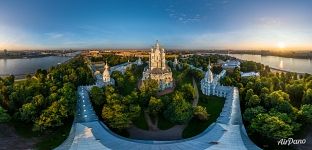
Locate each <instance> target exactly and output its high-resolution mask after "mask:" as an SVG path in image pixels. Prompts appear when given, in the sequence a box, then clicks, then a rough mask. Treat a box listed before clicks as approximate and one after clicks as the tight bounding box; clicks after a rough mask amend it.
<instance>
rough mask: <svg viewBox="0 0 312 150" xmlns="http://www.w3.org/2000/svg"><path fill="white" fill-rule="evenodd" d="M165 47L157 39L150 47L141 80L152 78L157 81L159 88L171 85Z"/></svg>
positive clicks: (170, 73) (162, 88)
mask: <svg viewBox="0 0 312 150" xmlns="http://www.w3.org/2000/svg"><path fill="white" fill-rule="evenodd" d="M165 56H166V54H165V49H164V48H162V47H160V45H159V43H158V41H157V42H156V44H155V46H153V47H152V48H151V52H150V55H149V63H148V66H147V67H145V68H144V71H143V77H142V81H144V80H147V79H153V80H156V81H157V82H158V85H159V90H164V89H167V88H171V87H173V78H172V72H171V69H170V67H168V65H167V64H166V58H165Z"/></svg>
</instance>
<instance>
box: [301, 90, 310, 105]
mask: <svg viewBox="0 0 312 150" xmlns="http://www.w3.org/2000/svg"><path fill="white" fill-rule="evenodd" d="M302 101H303V103H304V104H312V89H308V90H307V91H306V92H305V93H304V96H303V100H302Z"/></svg>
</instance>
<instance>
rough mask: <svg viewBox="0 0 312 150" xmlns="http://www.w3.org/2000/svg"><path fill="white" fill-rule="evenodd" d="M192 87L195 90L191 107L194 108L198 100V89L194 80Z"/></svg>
mask: <svg viewBox="0 0 312 150" xmlns="http://www.w3.org/2000/svg"><path fill="white" fill-rule="evenodd" d="M193 87H194V90H195V95H194V100H193V107H196V106H197V104H198V99H199V93H198V88H197V84H196V81H195V79H194V78H193Z"/></svg>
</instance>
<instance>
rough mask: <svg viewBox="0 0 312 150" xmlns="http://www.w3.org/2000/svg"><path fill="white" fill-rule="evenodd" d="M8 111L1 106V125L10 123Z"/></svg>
mask: <svg viewBox="0 0 312 150" xmlns="http://www.w3.org/2000/svg"><path fill="white" fill-rule="evenodd" d="M6 112H7V111H6V110H5V109H3V108H2V107H1V106H0V123H5V122H9V121H10V119H11V117H10V115H9V114H7V113H6Z"/></svg>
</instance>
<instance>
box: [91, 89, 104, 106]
mask: <svg viewBox="0 0 312 150" xmlns="http://www.w3.org/2000/svg"><path fill="white" fill-rule="evenodd" d="M90 96H91V100H92V102H93V103H94V104H95V105H96V106H97V107H102V105H103V104H104V96H103V90H102V89H101V88H99V87H97V86H94V87H92V88H91V90H90Z"/></svg>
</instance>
